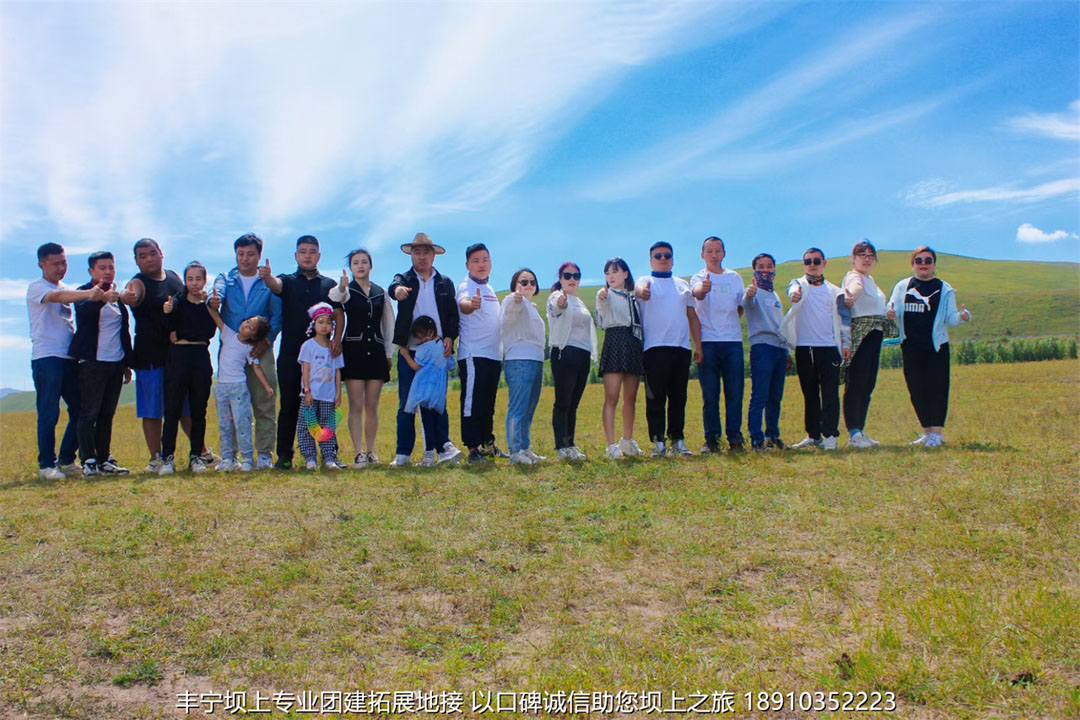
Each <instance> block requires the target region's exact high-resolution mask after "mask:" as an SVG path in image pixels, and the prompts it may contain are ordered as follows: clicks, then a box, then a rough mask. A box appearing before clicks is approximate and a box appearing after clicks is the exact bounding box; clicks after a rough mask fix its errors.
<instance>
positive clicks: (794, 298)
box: [791, 287, 802, 303]
mask: <svg viewBox="0 0 1080 720" xmlns="http://www.w3.org/2000/svg"><path fill="white" fill-rule="evenodd" d="M800 300H802V288H801V287H797V288H795V292H793V293H791V302H793V303H797V302H799V301H800Z"/></svg>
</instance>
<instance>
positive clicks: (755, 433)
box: [742, 253, 791, 451]
mask: <svg viewBox="0 0 1080 720" xmlns="http://www.w3.org/2000/svg"><path fill="white" fill-rule="evenodd" d="M750 267H752V268H753V269H754V280H753V281H752V282H751V283H750V285H748V286H747V288H746V290H745V291H744V293H743V300H742V306H743V310H744V311H745V314H746V335H747V338H748V339H749V340H750V382H751V383H752V384H751V388H750V409H749V410H748V411H747V413H746V427H747V429H748V430H749V431H750V448H751V449H752V450H757V451H761V450H783V449H784V447H785V446H784V441H783V440H781V439H780V402H781V401H782V400H783V399H784V374H785V373H786V372H787V369H788V367H789V366H790V365H791V355H789V354H788V350H787V348H786V347H784V339H783V338H782V337H781V336H780V322H781V320H782V319H783V315H784V312H783V309H782V307H781V305H780V296H779V295H777V294H776V290H774V289H773V281H774V280H775V278H776V260H775V259H773V256H772V255H770V254H769V253H761V254H759V255H758V256H757V257H755V258H754V261H753V262H752V263H750ZM762 412H764V413H765V432H764V434H762V432H761V414H762Z"/></svg>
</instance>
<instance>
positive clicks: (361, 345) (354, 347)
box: [341, 338, 390, 382]
mask: <svg viewBox="0 0 1080 720" xmlns="http://www.w3.org/2000/svg"><path fill="white" fill-rule="evenodd" d="M341 342H342V345H343V346H344V351H343V353H342V354H343V355H344V357H345V367H344V368H342V370H341V378H342V379H343V380H382V381H383V382H389V380H390V367H389V364H388V363H387V362H386V348H385V347H384V346H383V345H382V343H367V342H360V341H359V340H349V339H348V338H345V339H343V340H342V341H341Z"/></svg>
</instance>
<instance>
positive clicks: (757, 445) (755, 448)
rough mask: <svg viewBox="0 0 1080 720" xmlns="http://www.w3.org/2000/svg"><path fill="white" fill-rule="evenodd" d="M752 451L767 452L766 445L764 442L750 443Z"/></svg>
mask: <svg viewBox="0 0 1080 720" xmlns="http://www.w3.org/2000/svg"><path fill="white" fill-rule="evenodd" d="M750 449H751V450H752V451H753V452H765V443H764V442H752V443H750Z"/></svg>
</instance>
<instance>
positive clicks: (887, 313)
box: [885, 303, 896, 320]
mask: <svg viewBox="0 0 1080 720" xmlns="http://www.w3.org/2000/svg"><path fill="white" fill-rule="evenodd" d="M885 317H887V318H889V319H890V320H895V319H896V308H895V307H893V304H892V303H889V309H888V310H886V311H885Z"/></svg>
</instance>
